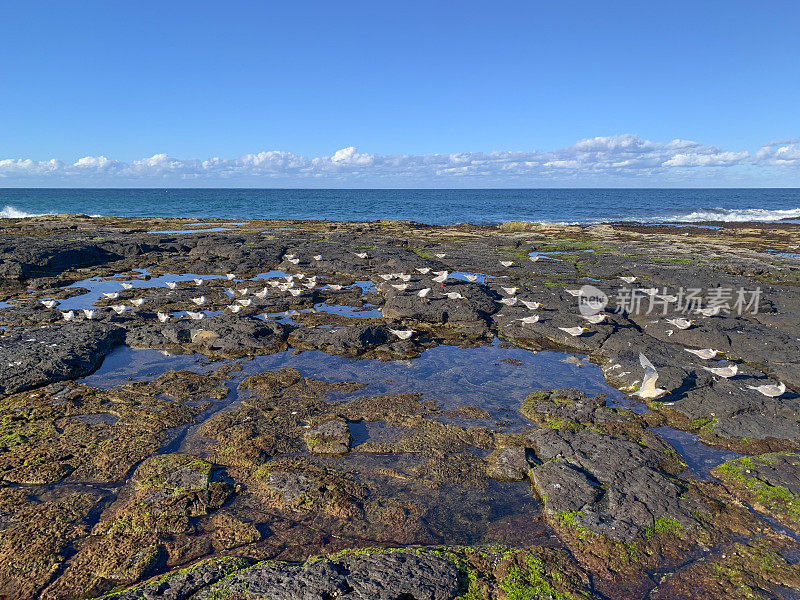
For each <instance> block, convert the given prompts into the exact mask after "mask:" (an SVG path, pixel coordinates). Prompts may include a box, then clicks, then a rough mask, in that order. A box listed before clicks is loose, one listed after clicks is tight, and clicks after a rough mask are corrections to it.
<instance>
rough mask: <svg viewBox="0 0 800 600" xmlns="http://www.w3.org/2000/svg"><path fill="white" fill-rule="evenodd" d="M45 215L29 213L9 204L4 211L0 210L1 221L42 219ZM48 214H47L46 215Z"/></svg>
mask: <svg viewBox="0 0 800 600" xmlns="http://www.w3.org/2000/svg"><path fill="white" fill-rule="evenodd" d="M42 214H43V213H39V214H36V213H27V212H25V211H24V210H20V209H18V208H15V207H13V206H11V205H10V204H7V205H5V206H4V207H3V210H0V219H24V218H25V217H40V216H42ZM44 214H46V213H44Z"/></svg>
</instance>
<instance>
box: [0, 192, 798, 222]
mask: <svg viewBox="0 0 800 600" xmlns="http://www.w3.org/2000/svg"><path fill="white" fill-rule="evenodd" d="M0 207H2V208H0V218H9V217H11V218H13V217H25V216H33V215H42V214H61V213H84V214H88V215H92V216H120V217H139V216H142V217H194V218H198V219H211V218H220V219H231V220H235V219H249V218H258V219H278V218H281V219H328V220H334V221H368V220H377V219H407V220H412V221H418V222H421V223H428V224H454V223H475V224H493V223H502V222H504V221H534V222H541V223H601V222H609V221H641V222H646V223H663V222H678V223H693V222H701V221H728V222H735V221H739V222H741V221H780V220H793V221H800V189H796V188H793V189H776V188H769V189H480V190H462V189H458V190H401V189H393V190H386V189H374V190H368V189H366V190H344V189H184V188H181V189H174V188H172V189H42V188H35V189H34V188H26V189H11V188H7V189H0Z"/></svg>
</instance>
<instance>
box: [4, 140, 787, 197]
mask: <svg viewBox="0 0 800 600" xmlns="http://www.w3.org/2000/svg"><path fill="white" fill-rule="evenodd" d="M745 173H749V175H750V177H751V179H752V177H753V175H755V176H756V177H758V176H762V175H763V176H767V175H769V176H778V177H783V178H784V179H786V180H788V181H790V182H794V184H797V183H800V139H787V140H777V141H773V142H770V143H767V144H764V145H763V146H761V148H760V149H759V150H758V151H756V152H754V153H751V152H747V151H743V152H733V151H728V150H725V149H723V148H720V147H717V146H712V145H707V144H702V143H699V142H694V141H688V140H679V139H676V140H673V141H671V142H668V143H660V142H653V141H650V140H646V139H643V138H641V137H639V136H637V135H631V134H626V135H618V136H609V137H595V138H589V139H584V140H581V141H579V142H577V143H575V144H573V145H572V146H568V147H566V148H561V149H558V150H551V151H496V152H464V153H458V154H419V155H413V154H394V155H380V154H369V153H361V152H359V151H358V150H357V149H356V148H354V147H352V146H351V147H347V148H342V149H341V150H338V151H337V152H335V153H334V154H333V155H331V156H319V157H307V156H302V155H298V154H293V153H291V152H282V151H277V150H271V151H266V152H259V153H257V154H245V155H243V156H239V157H238V158H216V157H215V158H209V159H205V160H202V159H195V158H188V159H179V158H174V157H171V156H168V155H166V154H155V155H153V156H151V157H149V158H142V159H140V160H134V161H131V162H122V161H116V160H112V159H109V158H106V157H105V156H85V157H83V158H81V159H79V160H77V161H76V162H74V163H67V162H63V161H61V160H58V159H51V160H44V161H37V160H31V159H26V158H6V159H0V187H3V186H4V185H24V184H33V185H47V184H48V183H52V184H59V185H61V184H65V185H70V184H75V185H112V186H113V185H115V184H120V183H138V184H144V185H158V184H164V185H169V184H180V185H188V184H192V183H194V184H204V185H207V184H212V183H218V184H220V183H223V184H229V185H231V184H233V185H235V184H237V183H250V184H252V183H261V184H264V185H266V184H277V183H282V184H285V183H287V182H289V183H293V184H297V185H309V184H313V185H314V186H317V187H318V186H320V185H324V184H331V185H343V184H354V185H374V186H376V187H380V186H381V185H414V184H419V185H442V186H447V185H453V186H457V185H459V184H460V183H461V184H464V183H472V184H480V185H483V184H486V185H501V186H502V185H514V184H517V185H525V184H548V183H549V184H554V185H556V184H564V185H567V184H569V183H570V182H580V181H593V182H596V183H602V182H609V183H611V182H619V181H629V182H633V183H641V184H653V183H661V184H681V183H685V184H691V183H692V182H696V181H705V182H707V183H708V182H712V183H713V181H714V180H720V179H725V180H726V181H730V180H732V181H736V180H737V178H742V177H744V175H745ZM729 175H732V176H731V177H729ZM787 178H788V179H787Z"/></svg>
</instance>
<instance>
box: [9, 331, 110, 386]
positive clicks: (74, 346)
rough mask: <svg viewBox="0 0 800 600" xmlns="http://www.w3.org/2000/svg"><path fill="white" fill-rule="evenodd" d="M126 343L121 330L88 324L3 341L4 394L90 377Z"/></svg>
mask: <svg viewBox="0 0 800 600" xmlns="http://www.w3.org/2000/svg"><path fill="white" fill-rule="evenodd" d="M123 339H124V331H123V330H122V329H121V328H120V327H116V326H113V325H105V324H100V323H88V322H81V323H64V324H59V325H55V326H48V327H41V328H38V329H27V330H25V331H21V332H14V333H12V334H11V335H9V336H7V337H3V338H0V394H13V393H15V392H18V391H21V390H25V389H30V388H33V387H37V386H40V385H44V384H46V383H51V382H54V381H63V380H66V379H75V378H78V377H83V376H84V375H88V374H89V373H91V372H92V371H93V370H95V369H96V368H97V367H98V366H99V365H100V363H101V362H102V360H103V358H104V357H105V355H106V354H108V353H109V352H110V351H111V350H112V349H113V348H114V347H115V346H117V345H119V344H121V343H122V342H123Z"/></svg>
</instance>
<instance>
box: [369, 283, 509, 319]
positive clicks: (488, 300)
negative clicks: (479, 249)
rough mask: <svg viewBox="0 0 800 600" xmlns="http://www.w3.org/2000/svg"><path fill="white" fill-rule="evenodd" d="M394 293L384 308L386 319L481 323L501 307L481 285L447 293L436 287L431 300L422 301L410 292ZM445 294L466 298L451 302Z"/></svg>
mask: <svg viewBox="0 0 800 600" xmlns="http://www.w3.org/2000/svg"><path fill="white" fill-rule="evenodd" d="M430 285H432V286H436V285H438V284H436V283H431V284H430ZM419 287H422V286H419ZM389 289H391V288H389ZM393 292H394V291H393ZM393 292H392V293H391V295H390V296H389V298H388V299H387V300H386V304H385V305H384V307H383V316H384V317H386V318H387V319H413V320H415V321H425V322H428V323H450V322H465V321H477V320H479V319H483V318H485V317H486V316H488V315H491V314H493V313H495V312H496V311H497V309H498V306H499V305H498V304H497V302H496V301H495V300H496V299H497V298H498V296H497V294H496V293H494V292H492V291H491V290H490V289H488V288H486V287H485V286H482V285H479V284H477V283H456V284H448V285H447V286H446V287H445V288H444V290H441V289H436V288H435V287H434V288H432V289H431V292H430V294H429V296H428V297H427V298H419V297H418V296H417V295H416V294H414V293H410V292H404V293H393ZM444 292H447V293H450V292H454V293H456V292H457V293H459V294H461V295H462V296H463V298H458V299H450V298H448V297H447V296H444V295H443V293H444Z"/></svg>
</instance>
